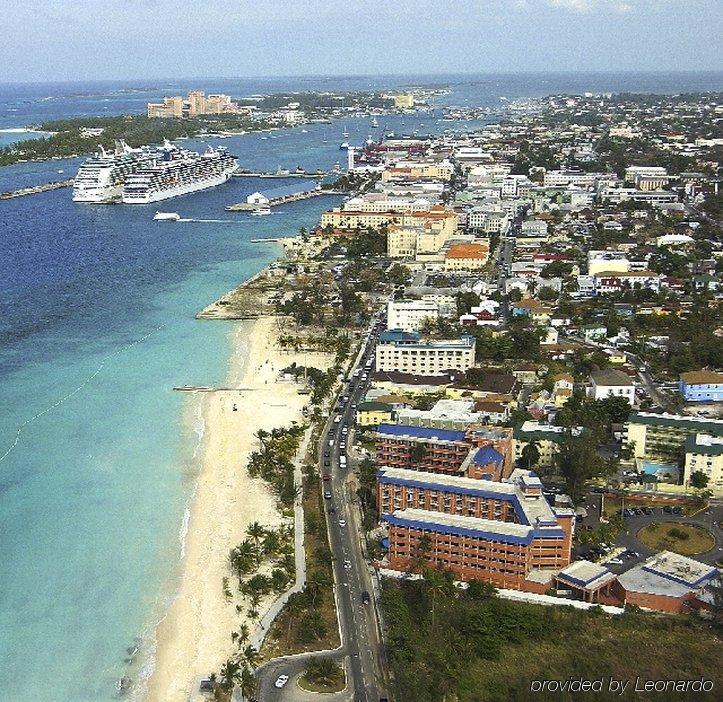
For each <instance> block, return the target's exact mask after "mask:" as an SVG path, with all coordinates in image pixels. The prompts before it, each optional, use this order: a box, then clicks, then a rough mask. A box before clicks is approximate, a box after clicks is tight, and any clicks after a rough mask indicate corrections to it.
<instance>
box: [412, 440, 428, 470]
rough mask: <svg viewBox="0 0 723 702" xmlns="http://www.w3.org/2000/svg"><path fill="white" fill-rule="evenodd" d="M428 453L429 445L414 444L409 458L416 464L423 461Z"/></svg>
mask: <svg viewBox="0 0 723 702" xmlns="http://www.w3.org/2000/svg"><path fill="white" fill-rule="evenodd" d="M426 455H427V447H426V446H425V445H424V444H414V446H412V450H411V451H410V452H409V459H410V460H411V462H412V463H414V464H415V465H416V464H419V463H421V462H422V461H423V460H424V457H425V456H426Z"/></svg>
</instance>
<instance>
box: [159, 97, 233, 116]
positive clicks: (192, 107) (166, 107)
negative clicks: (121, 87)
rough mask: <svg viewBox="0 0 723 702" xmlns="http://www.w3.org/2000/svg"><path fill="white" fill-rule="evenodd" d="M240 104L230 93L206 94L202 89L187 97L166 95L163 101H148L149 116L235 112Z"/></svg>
mask: <svg viewBox="0 0 723 702" xmlns="http://www.w3.org/2000/svg"><path fill="white" fill-rule="evenodd" d="M237 112H239V107H238V105H237V104H236V103H235V102H233V101H232V100H231V97H230V96H229V95H223V94H221V93H218V94H211V95H206V94H205V93H204V92H203V91H202V90H192V91H191V92H189V93H188V96H187V97H186V98H183V97H181V96H180V95H176V96H173V97H164V98H163V102H149V103H148V117H149V118H151V119H153V118H157V117H160V118H168V117H176V118H183V117H196V116H198V115H214V114H229V113H232V114H235V113H237Z"/></svg>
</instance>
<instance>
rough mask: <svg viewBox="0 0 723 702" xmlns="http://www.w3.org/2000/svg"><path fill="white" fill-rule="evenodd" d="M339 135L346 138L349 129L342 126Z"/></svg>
mask: <svg viewBox="0 0 723 702" xmlns="http://www.w3.org/2000/svg"><path fill="white" fill-rule="evenodd" d="M341 135H342V136H343V137H344V138H345V139H346V138H347V137H348V136H349V131H348V130H347V128H346V127H344V131H343V132H342V133H341Z"/></svg>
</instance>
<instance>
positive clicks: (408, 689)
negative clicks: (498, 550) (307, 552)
mask: <svg viewBox="0 0 723 702" xmlns="http://www.w3.org/2000/svg"><path fill="white" fill-rule="evenodd" d="M382 606H383V609H384V613H385V621H386V623H387V626H388V627H389V639H388V641H389V643H388V651H389V657H390V662H391V665H392V668H393V672H394V681H395V687H396V689H395V693H396V694H395V698H396V699H399V700H415V702H440V701H441V700H447V701H448V702H449V701H451V700H455V702H498V701H500V700H527V699H545V700H550V701H551V700H555V702H559V701H561V700H563V701H564V700H570V701H572V700H576V699H578V697H579V695H574V694H571V695H568V696H565V695H563V694H559V693H558V694H556V695H555V696H552V697H547V698H546V697H545V696H544V695H542V696H541V695H540V694H534V695H532V694H531V693H530V683H531V681H532V680H550V679H562V680H564V679H566V678H568V677H571V676H572V677H574V678H579V677H582V678H584V679H597V678H600V677H601V676H606V677H608V676H613V677H615V678H617V679H632V680H634V679H635V677H636V676H638V675H639V676H641V677H643V678H644V679H671V678H674V679H675V678H678V679H695V678H696V677H699V676H703V677H704V678H706V679H711V676H712V678H713V679H714V681H715V685H716V687H718V686H719V685H721V684H723V672H721V668H720V666H719V654H720V640H719V638H718V637H717V635H716V634H715V632H712V631H711V629H709V628H708V625H707V624H704V623H700V622H697V621H695V620H693V619H680V618H675V617H664V616H653V615H649V614H642V613H634V612H630V613H626V614H624V615H622V616H615V617H611V616H607V615H604V614H602V613H601V612H599V611H596V610H593V611H590V612H582V611H579V610H573V609H569V608H564V607H542V606H539V605H532V604H524V603H517V602H510V601H507V600H502V599H498V598H497V597H495V596H494V592H493V590H492V588H490V587H489V586H488V585H485V584H481V583H470V586H469V589H468V590H466V591H460V590H457V589H456V588H455V587H454V585H453V584H452V582H451V576H450V575H448V574H445V573H440V572H435V571H428V572H427V573H426V579H425V580H424V581H403V582H392V581H385V583H384V590H383V592H382ZM683 652H684V654H683ZM716 671H717V672H716ZM616 699H618V698H616ZM620 699H628V700H629V699H634V697H633V696H632V695H628V696H627V697H625V696H623V697H622V698H620ZM676 699H677V700H687V699H689V700H694V699H696V698H695V697H694V696H692V695H691V696H689V697H686V696H685V695H680V696H677V697H676ZM697 699H700V697H698V698H697Z"/></svg>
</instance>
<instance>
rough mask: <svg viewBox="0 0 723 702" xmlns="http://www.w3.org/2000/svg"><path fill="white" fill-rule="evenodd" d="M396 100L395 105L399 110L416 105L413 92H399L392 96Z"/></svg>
mask: <svg viewBox="0 0 723 702" xmlns="http://www.w3.org/2000/svg"><path fill="white" fill-rule="evenodd" d="M391 98H392V100H394V107H395V108H396V109H397V110H409V109H411V108H412V107H414V95H412V93H397V94H396V95H392V96H391Z"/></svg>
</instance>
